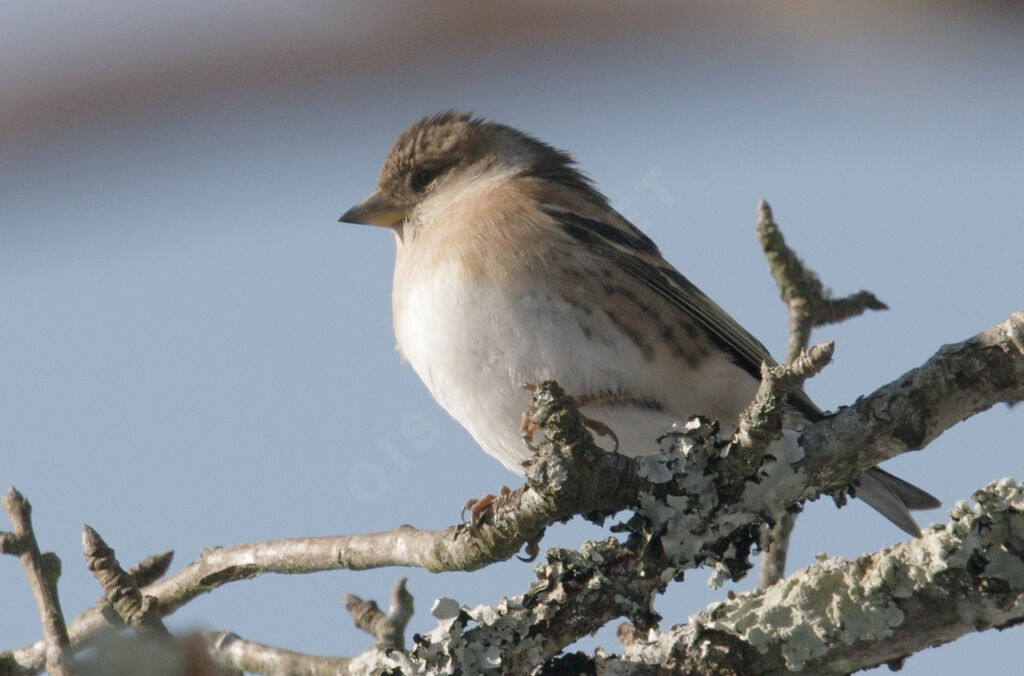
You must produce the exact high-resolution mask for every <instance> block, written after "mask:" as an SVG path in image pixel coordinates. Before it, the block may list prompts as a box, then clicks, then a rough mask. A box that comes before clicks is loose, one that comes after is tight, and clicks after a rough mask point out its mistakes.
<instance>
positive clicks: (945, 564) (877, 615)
mask: <svg viewBox="0 0 1024 676" xmlns="http://www.w3.org/2000/svg"><path fill="white" fill-rule="evenodd" d="M975 499H976V501H977V506H976V508H974V509H972V508H971V507H970V506H968V505H967V503H966V502H962V501H961V502H958V503H957V504H956V506H955V507H954V508H953V510H952V511H951V512H950V516H951V518H952V520H951V522H950V523H949V524H948V525H946V526H943V527H935V528H932V529H931V530H929V531H928V532H926V533H925V534H924V535H923V536H922V537H921V538H920V539H918V540H915V541H912V542H908V543H904V544H901V545H899V546H897V547H894V548H892V549H889V550H884V551H882V552H879V553H878V554H875V555H872V556H870V557H863V558H861V559H858V560H856V561H845V560H843V559H841V558H834V559H829V560H827V561H824V562H821V563H819V564H818V565H816V566H812V567H810V568H807V569H804V570H802V571H799V572H797V573H795V574H793V575H792V576H790V577H789V578H787V579H785V580H783V581H781V582H779V583H778V584H776V585H774V586H772V587H770V588H769V589H768V590H767V591H765V592H764V593H756V592H755V593H748V594H743V595H740V596H739V597H737V598H736V599H735V600H733V601H730V602H721V603H717V604H713V605H711V606H709V607H708V609H707V611H706V613H705V614H704V615H705V616H706V617H708V618H711V619H710V620H706V619H704V618H703V617H702V618H701V620H699V621H700V622H702V623H703V626H705V627H707V628H709V629H717V630H720V631H725V632H727V633H731V634H734V635H736V636H739V637H740V638H742V639H743V640H744V641H746V642H747V643H749V644H750V645H751V646H753V647H754V648H756V649H758V650H759V651H761V652H763V653H767V652H768V651H769V650H770V649H773V648H774V649H778V650H779V651H781V654H782V657H783V659H784V660H785V663H786V667H787V668H789V669H791V670H796V671H798V670H801V669H803V668H804V667H805V666H806V664H807V663H808V662H809V661H810V660H813V659H815V658H817V657H820V656H823V655H825V654H826V653H828V651H829V650H830V649H831V647H832V646H835V645H852V644H853V643H854V642H857V641H873V640H878V639H881V638H885V637H887V636H889V635H891V634H892V632H893V631H894V630H895V629H896V628H897V627H899V626H900V625H901V624H902V623H903V621H904V613H903V611H902V610H901V609H900V608H899V606H898V599H901V598H908V597H910V596H913V595H914V594H916V593H918V592H921V591H922V590H924V589H925V588H926V587H928V586H930V585H932V584H934V583H935V581H936V579H937V576H939V575H940V573H943V572H944V571H948V570H950V569H966V568H967V566H968V565H969V563H970V562H977V561H983V562H985V565H984V569H983V570H982V571H981V572H980V577H984V578H998V579H1000V580H1003V581H1005V582H1007V583H1008V584H1009V585H1010V586H1011V587H1012V588H1013V589H1017V590H1020V589H1024V560H1022V554H1021V553H1022V551H1024V547H1022V546H1021V545H1024V537H1021V536H1022V535H1024V492H1022V491H1021V488H1020V486H1019V485H1018V484H1016V483H1015V482H1014V481H1013V480H1010V479H1004V480H1001V481H999V482H996V483H993V484H991V485H990V486H988V487H987V488H986V489H984V490H982V491H979V492H978V493H976V494H975ZM1022 604H1024V596H1022V597H1019V598H1018V599H1017V601H1016V604H1015V605H1016V606H1017V607H1018V608H1019V607H1021V606H1022Z"/></svg>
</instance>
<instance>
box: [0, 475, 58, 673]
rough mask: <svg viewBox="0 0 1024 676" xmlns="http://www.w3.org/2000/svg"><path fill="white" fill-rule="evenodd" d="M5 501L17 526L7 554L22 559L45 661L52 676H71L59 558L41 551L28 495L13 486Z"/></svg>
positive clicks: (8, 536)
mask: <svg viewBox="0 0 1024 676" xmlns="http://www.w3.org/2000/svg"><path fill="white" fill-rule="evenodd" d="M2 502H3V507H4V510H5V511H6V512H7V516H8V517H10V519H11V524H12V525H13V526H14V532H13V533H11V534H5V537H4V538H3V542H4V551H5V552H6V553H10V554H15V555H17V557H18V558H19V559H20V560H21V566H22V568H24V569H25V575H27V576H28V583H29V587H31V589H32V595H33V596H34V597H35V599H36V607H37V608H38V609H39V617H40V619H41V620H42V624H43V641H42V662H43V664H45V666H46V670H47V671H48V672H50V673H51V674H52V675H53V676H65V675H70V674H71V673H72V672H71V651H70V646H71V640H70V638H69V637H68V628H67V625H66V624H65V623H64V613H63V611H61V607H60V599H59V598H58V596H57V578H58V577H60V559H58V558H57V556H56V555H55V554H42V553H41V552H40V551H39V543H38V542H37V541H36V535H35V532H34V531H33V530H32V505H30V504H29V502H28V500H26V499H25V496H23V495H22V494H21V493H19V492H18V491H17V490H15V489H14V488H13V487H12V488H11V489H10V490H9V491H8V492H7V494H6V495H4V497H3V500H2ZM41 666H42V665H41Z"/></svg>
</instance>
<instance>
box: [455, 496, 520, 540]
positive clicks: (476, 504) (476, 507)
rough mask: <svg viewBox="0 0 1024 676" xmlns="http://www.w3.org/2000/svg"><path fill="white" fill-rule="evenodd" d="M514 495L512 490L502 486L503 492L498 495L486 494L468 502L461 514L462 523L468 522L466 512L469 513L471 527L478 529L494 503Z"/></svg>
mask: <svg viewBox="0 0 1024 676" xmlns="http://www.w3.org/2000/svg"><path fill="white" fill-rule="evenodd" d="M511 494H512V490H511V489H510V488H509V487H508V486H502V487H501V490H500V491H498V495H491V494H490V493H487V494H485V495H484V496H483V497H482V498H470V499H469V500H466V504H464V505H463V506H462V512H460V515H461V518H462V521H463V522H465V521H466V511H467V510H468V511H469V527H470V528H472V529H474V530H475V529H476V528H477V527H478V526H479V525H480V522H481V520H482V519H483V518H484V515H485V514H486V513H487V510H488V509H489V508H490V507H491V505H493V504H494V502H495V501H496V500H498V499H500V498H507V497H508V496H509V495H511Z"/></svg>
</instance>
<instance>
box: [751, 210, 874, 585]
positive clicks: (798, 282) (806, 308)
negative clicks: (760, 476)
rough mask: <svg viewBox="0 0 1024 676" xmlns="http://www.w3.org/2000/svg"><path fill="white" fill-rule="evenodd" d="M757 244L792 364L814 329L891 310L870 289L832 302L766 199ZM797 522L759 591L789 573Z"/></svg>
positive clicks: (768, 556)
mask: <svg viewBox="0 0 1024 676" xmlns="http://www.w3.org/2000/svg"><path fill="white" fill-rule="evenodd" d="M757 240H758V242H760V244H761V249H762V251H763V252H764V257H765V260H767V261H768V268H769V270H770V271H771V273H772V277H774V278H775V282H776V284H777V285H778V287H779V296H780V297H781V298H782V302H783V303H785V304H786V308H787V309H788V310H789V345H788V347H787V349H786V362H787V363H789V362H793V361H795V360H797V359H798V358H799V357H800V355H801V353H802V351H803V350H806V349H807V346H808V345H809V344H810V340H811V329H812V328H814V327H815V326H821V325H823V324H829V323H832V322H838V321H842V320H844V319H848V318H850V317H854V316H856V315H859V314H861V313H862V312H864V311H865V310H887V309H888V307H887V306H886V305H885V303H883V302H882V301H880V300H878V299H877V298H876V297H875V295H874V294H872V293H871V292H869V291H858V292H857V293H855V294H853V295H852V296H847V297H846V298H840V299H833V298H831V297H830V294H829V293H828V291H827V290H826V289H825V287H824V286H823V285H822V283H821V280H820V279H819V278H818V276H817V275H816V274H815V273H814V271H813V270H811V269H810V268H808V267H807V266H806V265H805V264H804V262H803V261H802V260H800V258H799V256H797V255H796V252H795V251H793V250H792V249H790V248H789V246H787V245H786V240H785V239H784V238H783V236H782V232H781V231H780V230H779V226H778V224H777V223H775V219H774V218H773V216H772V208H771V207H770V206H769V205H768V202H766V201H765V200H761V201H760V203H759V204H758V205H757ZM795 522H796V514H793V513H790V514H786V515H784V516H783V517H782V518H781V519H779V521H778V523H776V524H775V526H774V528H773V531H772V537H771V544H770V546H769V547H768V549H767V550H765V552H764V555H763V556H762V557H761V571H760V575H759V576H758V580H757V587H758V589H766V588H767V587H769V586H771V585H772V584H774V583H775V582H777V581H778V580H780V579H781V578H782V576H783V575H785V572H786V555H787V553H788V550H789V536H790V533H792V531H793V525H794V524H795Z"/></svg>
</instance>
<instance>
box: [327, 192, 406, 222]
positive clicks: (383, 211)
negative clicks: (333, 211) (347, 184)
mask: <svg viewBox="0 0 1024 676" xmlns="http://www.w3.org/2000/svg"><path fill="white" fill-rule="evenodd" d="M405 214H406V209H405V207H404V206H402V205H400V204H398V203H396V202H395V201H394V200H393V199H391V198H390V197H388V196H387V195H385V194H384V193H382V192H381V191H380V190H374V191H373V192H372V193H370V196H369V197H367V198H366V199H364V200H363V201H362V202H360V203H359V204H357V205H355V206H354V207H352V208H351V209H349V210H348V211H346V212H345V213H344V214H343V215H342V217H341V218H339V219H338V222H339V223H357V224H362V225H379V226H382V227H385V228H393V227H394V226H395V225H397V224H398V223H399V222H401V220H402V219H403V218H405Z"/></svg>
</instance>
